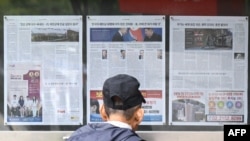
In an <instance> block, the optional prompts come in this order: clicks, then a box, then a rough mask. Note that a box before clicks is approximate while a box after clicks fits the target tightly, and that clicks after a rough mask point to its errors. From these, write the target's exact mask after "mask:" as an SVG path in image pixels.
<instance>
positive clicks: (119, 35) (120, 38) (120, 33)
mask: <svg viewBox="0 0 250 141" xmlns="http://www.w3.org/2000/svg"><path fill="white" fill-rule="evenodd" d="M127 30H128V29H127V28H120V29H118V31H117V32H116V33H115V34H114V35H113V37H112V41H113V42H121V41H124V39H123V36H124V35H125V34H126V33H127Z"/></svg>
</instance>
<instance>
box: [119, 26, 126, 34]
mask: <svg viewBox="0 0 250 141" xmlns="http://www.w3.org/2000/svg"><path fill="white" fill-rule="evenodd" d="M127 30H128V29H127V28H120V29H119V31H120V33H121V34H122V35H124V34H126V33H127Z"/></svg>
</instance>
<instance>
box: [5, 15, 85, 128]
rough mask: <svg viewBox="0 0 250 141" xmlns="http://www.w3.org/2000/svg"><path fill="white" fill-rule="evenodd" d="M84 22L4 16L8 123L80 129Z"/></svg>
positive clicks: (38, 17)
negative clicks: (77, 126)
mask: <svg viewBox="0 0 250 141" xmlns="http://www.w3.org/2000/svg"><path fill="white" fill-rule="evenodd" d="M82 99H83V97H82V17H81V16H4V124H5V125H79V124H82V123H83V115H82V114H83V108H82V104H83V103H82Z"/></svg>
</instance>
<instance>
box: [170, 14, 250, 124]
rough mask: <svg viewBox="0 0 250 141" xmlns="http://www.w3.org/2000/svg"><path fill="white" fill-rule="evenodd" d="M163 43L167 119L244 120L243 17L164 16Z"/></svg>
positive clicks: (245, 47)
mask: <svg viewBox="0 0 250 141" xmlns="http://www.w3.org/2000/svg"><path fill="white" fill-rule="evenodd" d="M169 42H170V62H169V65H170V80H169V83H170V86H169V87H170V88H169V97H170V98H169V112H170V114H169V124H170V125H212V126H222V125H224V124H246V123H247V119H248V117H247V111H248V109H247V106H248V105H247V104H248V102H247V99H248V98H247V94H248V93H247V79H248V72H247V70H248V17H245V16H244V17H243V16H242V17H238V16H235V17H230V16H227V17H226V16H170V41H169Z"/></svg>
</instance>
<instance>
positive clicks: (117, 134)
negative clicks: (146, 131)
mask: <svg viewBox="0 0 250 141" xmlns="http://www.w3.org/2000/svg"><path fill="white" fill-rule="evenodd" d="M97 138H98V140H100V141H106V140H114V141H142V139H141V138H140V137H139V136H138V135H137V134H136V133H135V132H134V131H132V130H130V129H127V128H119V127H116V126H113V125H111V124H109V123H92V124H88V125H85V126H83V127H80V128H79V129H77V130H76V131H75V132H74V133H73V134H72V135H71V137H70V138H69V140H68V141H87V140H97Z"/></svg>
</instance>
